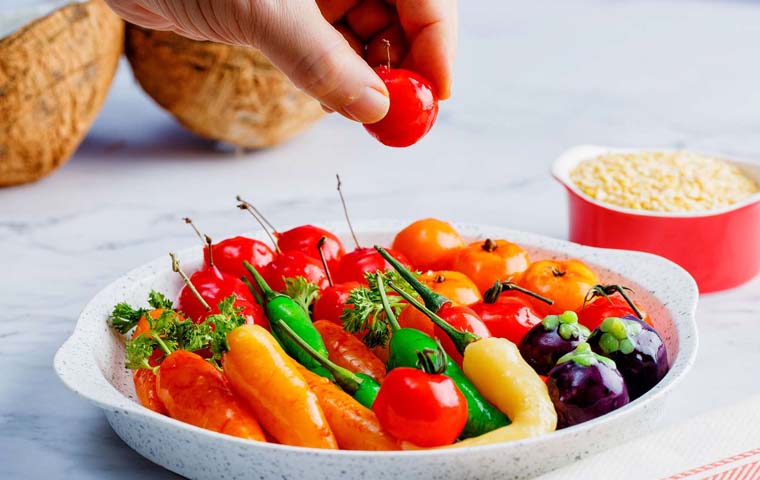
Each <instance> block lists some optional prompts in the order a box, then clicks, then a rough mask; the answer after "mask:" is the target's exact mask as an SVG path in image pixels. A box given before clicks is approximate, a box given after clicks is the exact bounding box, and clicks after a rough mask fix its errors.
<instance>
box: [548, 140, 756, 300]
mask: <svg viewBox="0 0 760 480" xmlns="http://www.w3.org/2000/svg"><path fill="white" fill-rule="evenodd" d="M653 150H659V151H663V150H662V149H644V148H638V149H633V148H610V147H601V146H596V145H581V146H578V147H574V148H571V149H570V150H567V151H566V152H565V153H563V154H562V155H560V157H559V158H558V159H557V161H556V162H555V163H554V168H553V172H552V173H553V174H554V176H555V177H556V178H557V180H559V181H560V182H561V183H562V184H563V185H564V186H565V188H566V189H567V192H568V197H569V211H570V235H569V236H570V240H571V241H573V242H578V243H581V244H584V245H591V246H595V247H605V248H622V249H626V250H639V251H642V252H650V253H654V254H656V255H661V256H663V257H665V258H668V259H670V260H673V261H674V262H676V263H677V264H679V265H681V266H682V267H683V268H685V269H686V270H687V271H688V272H689V273H691V274H692V275H693V276H694V279H695V280H696V281H697V284H698V285H699V290H700V291H701V292H702V293H707V292H715V291H719V290H726V289H729V288H733V287H736V286H738V285H741V284H742V283H745V282H747V281H748V280H750V279H751V278H753V277H754V276H755V275H757V274H758V273H759V272H760V247H758V245H760V193H757V194H755V195H752V196H750V197H748V198H746V199H745V200H743V201H741V202H738V203H735V204H734V205H731V206H729V207H726V208H722V209H719V210H709V211H705V212H684V213H678V212H675V213H674V212H652V211H646V210H632V209H629V208H623V207H618V206H616V205H610V204H607V203H603V202H599V201H598V200H595V199H593V198H591V197H589V196H588V195H586V194H585V193H583V192H582V191H581V190H580V189H579V188H578V187H577V186H576V185H575V183H573V181H572V180H570V172H571V171H572V170H573V169H574V168H575V167H576V166H577V165H578V164H579V163H580V162H582V161H584V160H588V159H591V158H594V157H597V156H599V155H602V154H605V153H610V152H643V151H653ZM716 157H717V158H722V159H723V157H722V156H720V155H716ZM724 160H725V161H727V162H729V163H732V164H734V165H736V166H738V167H739V168H741V169H742V171H743V172H744V173H745V174H746V175H749V176H750V177H751V178H753V179H755V180H756V181H757V182H760V165H759V164H752V163H747V162H740V161H737V160H730V159H724Z"/></svg>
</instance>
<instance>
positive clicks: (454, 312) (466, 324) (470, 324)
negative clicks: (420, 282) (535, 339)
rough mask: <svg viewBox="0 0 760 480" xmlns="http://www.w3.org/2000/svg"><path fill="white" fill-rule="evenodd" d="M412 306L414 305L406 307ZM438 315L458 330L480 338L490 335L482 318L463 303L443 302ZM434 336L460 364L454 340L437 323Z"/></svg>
mask: <svg viewBox="0 0 760 480" xmlns="http://www.w3.org/2000/svg"><path fill="white" fill-rule="evenodd" d="M407 308H414V307H407ZM438 316H439V317H441V318H442V319H444V320H446V323H448V324H449V325H451V326H452V327H454V328H456V329H457V330H459V331H460V332H471V333H474V334H475V335H478V336H479V337H481V338H488V337H491V336H492V335H491V332H490V331H489V330H488V327H486V325H485V323H483V320H481V319H480V317H479V316H478V314H477V313H475V311H474V310H473V309H471V308H470V307H465V306H463V305H452V304H450V303H447V304H445V305H444V306H442V307H441V308H440V309H439V310H438ZM433 331H434V332H435V336H436V337H437V338H438V340H440V341H441V345H443V349H444V350H446V353H447V354H448V355H449V357H451V359H452V360H454V361H455V362H456V363H457V364H458V365H460V366H461V365H462V355H461V354H460V353H459V352H458V351H457V348H456V346H454V342H452V341H451V338H449V336H448V335H446V332H444V331H443V330H441V328H440V327H438V326H437V325H436V326H435V327H433Z"/></svg>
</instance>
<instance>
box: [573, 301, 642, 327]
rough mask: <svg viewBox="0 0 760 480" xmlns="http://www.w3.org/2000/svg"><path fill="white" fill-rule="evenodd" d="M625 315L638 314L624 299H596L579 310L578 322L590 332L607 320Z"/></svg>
mask: <svg viewBox="0 0 760 480" xmlns="http://www.w3.org/2000/svg"><path fill="white" fill-rule="evenodd" d="M635 305H636V308H638V309H639V311H641V314H642V315H643V316H644V321H645V322H646V323H648V324H650V325H651V323H652V322H651V320H650V319H649V315H647V313H646V312H645V311H643V310H642V309H641V306H639V304H638V303H636V304H635ZM625 315H633V316H636V312H634V311H633V309H632V308H631V306H630V305H628V303H626V301H625V299H623V298H622V297H616V296H615V297H613V296H610V297H607V298H605V297H595V298H594V299H593V300H591V301H590V302H587V303H586V304H585V305H584V306H583V308H581V309H580V310H578V322H579V323H580V324H581V325H583V326H585V327H587V328H588V329H589V330H594V329H595V328H597V327H598V326H599V325H601V324H602V322H603V321H604V319H605V318H608V317H623V316H625Z"/></svg>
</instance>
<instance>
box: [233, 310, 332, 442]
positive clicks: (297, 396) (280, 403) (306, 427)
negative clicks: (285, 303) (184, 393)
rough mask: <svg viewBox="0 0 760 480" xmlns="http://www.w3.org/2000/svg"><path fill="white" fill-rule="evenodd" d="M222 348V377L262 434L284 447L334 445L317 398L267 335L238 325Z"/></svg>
mask: <svg viewBox="0 0 760 480" xmlns="http://www.w3.org/2000/svg"><path fill="white" fill-rule="evenodd" d="M273 326H274V325H273ZM227 344H228V347H229V350H228V351H227V353H226V354H225V355H224V360H223V367H224V374H225V376H226V377H227V378H228V379H229V381H230V385H231V386H232V389H233V390H234V391H235V393H236V394H237V395H238V396H239V397H240V398H241V399H242V400H243V401H244V402H245V404H246V405H248V407H249V408H250V409H251V410H252V411H253V413H254V414H255V415H256V417H257V418H258V419H259V421H260V422H261V423H262V425H263V426H264V428H265V429H266V431H267V433H269V434H270V435H272V436H273V437H274V438H275V439H276V440H277V441H278V442H280V443H283V444H285V445H294V446H301V447H314V448H327V449H335V448H337V447H338V444H337V442H336V440H335V436H334V435H333V433H332V430H331V429H330V426H329V424H328V422H327V419H326V418H325V414H324V412H323V411H322V408H321V407H320V405H319V400H318V399H317V397H316V395H315V394H314V393H313V392H312V391H311V389H310V388H309V385H308V383H307V382H306V380H304V378H303V375H302V374H301V373H300V372H299V371H298V366H297V364H296V363H295V361H294V360H293V359H291V358H290V357H289V356H288V355H287V354H286V353H285V352H284V351H283V349H282V347H280V344H279V343H277V341H276V340H275V339H274V337H272V335H270V334H269V332H267V331H266V330H264V329H263V328H261V327H259V326H257V325H243V326H241V327H238V328H236V329H235V330H233V331H232V332H230V333H229V334H228V335H227Z"/></svg>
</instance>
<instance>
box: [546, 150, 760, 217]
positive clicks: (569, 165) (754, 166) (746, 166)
mask: <svg viewBox="0 0 760 480" xmlns="http://www.w3.org/2000/svg"><path fill="white" fill-rule="evenodd" d="M655 151H656V152H665V153H677V152H689V153H694V154H699V155H703V156H707V157H712V158H716V159H719V160H722V161H724V162H727V163H730V164H732V165H735V166H737V167H739V168H740V169H741V170H742V172H743V173H744V174H745V175H747V176H749V177H750V178H752V179H753V180H755V182H756V183H758V184H759V185H760V164H759V163H757V162H749V161H746V160H739V159H736V158H734V157H731V158H728V157H726V155H723V154H720V153H717V154H714V153H710V152H704V151H699V152H697V151H694V150H688V149H678V148H640V147H636V148H634V147H608V146H602V145H590V144H589V145H577V146H574V147H571V148H569V149H567V150H565V151H564V152H562V154H560V156H559V157H557V159H556V160H555V161H554V164H553V165H552V169H551V172H552V176H553V177H554V178H555V179H556V180H557V181H559V182H560V183H561V184H562V185H563V186H564V187H565V188H566V189H568V190H569V191H570V192H571V193H573V194H575V195H576V196H578V197H580V198H582V199H583V200H586V201H587V202H589V203H591V204H593V205H595V206H597V207H600V208H603V209H606V210H611V211H613V212H618V213H623V214H626V215H631V216H637V217H661V218H676V219H677V218H701V217H713V216H716V215H725V214H728V213H731V212H733V211H735V210H740V209H742V208H744V207H748V206H751V205H755V204H758V203H760V192H757V193H753V194H752V195H750V196H748V197H747V198H745V199H743V200H741V201H739V202H736V203H734V204H732V205H728V206H725V207H722V208H716V209H712V210H703V211H695V212H658V211H655V210H635V209H632V208H627V207H621V206H619V205H614V204H611V203H606V202H602V201H600V200H597V199H595V198H593V197H591V196H590V195H587V194H586V193H585V192H583V191H582V190H581V189H580V188H578V186H577V185H576V184H575V182H573V181H572V180H571V179H570V172H571V171H572V170H573V168H575V167H576V166H577V165H578V164H579V163H580V162H582V161H584V160H589V159H591V158H594V157H597V156H599V155H602V154H605V153H641V152H655Z"/></svg>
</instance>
